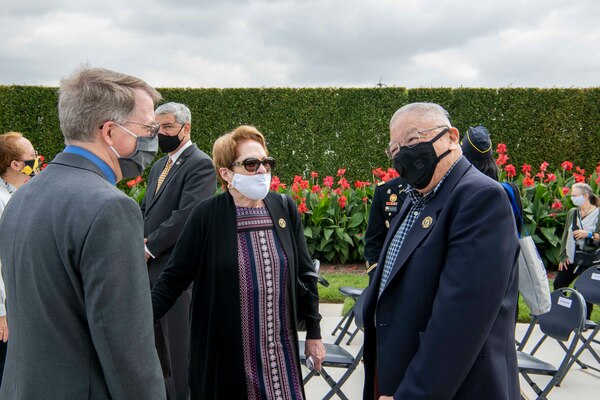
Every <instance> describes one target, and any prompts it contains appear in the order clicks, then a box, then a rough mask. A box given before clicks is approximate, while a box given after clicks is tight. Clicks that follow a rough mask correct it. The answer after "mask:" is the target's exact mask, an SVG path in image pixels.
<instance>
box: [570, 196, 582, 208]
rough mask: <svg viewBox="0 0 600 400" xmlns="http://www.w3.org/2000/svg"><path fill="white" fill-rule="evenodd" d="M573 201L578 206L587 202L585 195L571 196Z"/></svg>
mask: <svg viewBox="0 0 600 400" xmlns="http://www.w3.org/2000/svg"><path fill="white" fill-rule="evenodd" d="M571 201H572V202H573V204H575V205H576V206H577V207H580V206H581V205H582V204H583V203H585V197H583V196H571Z"/></svg>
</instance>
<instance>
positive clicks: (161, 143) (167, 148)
mask: <svg viewBox="0 0 600 400" xmlns="http://www.w3.org/2000/svg"><path fill="white" fill-rule="evenodd" d="M184 126H185V124H183V125H181V128H179V130H178V131H177V134H176V135H175V136H168V135H165V134H164V133H160V132H159V133H158V147H160V151H162V152H163V153H170V152H172V151H175V149H177V148H178V147H179V145H180V144H181V139H179V132H181V130H182V129H183V127H184Z"/></svg>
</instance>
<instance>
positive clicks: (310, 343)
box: [304, 339, 325, 371]
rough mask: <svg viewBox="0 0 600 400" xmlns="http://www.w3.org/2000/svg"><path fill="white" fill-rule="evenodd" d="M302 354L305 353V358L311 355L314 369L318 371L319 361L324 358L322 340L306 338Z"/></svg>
mask: <svg viewBox="0 0 600 400" xmlns="http://www.w3.org/2000/svg"><path fill="white" fill-rule="evenodd" d="M304 355H306V358H308V357H311V356H312V359H313V363H314V364H315V370H316V371H320V370H321V363H322V362H323V360H324V359H325V346H323V341H322V340H321V339H306V345H305V346H304Z"/></svg>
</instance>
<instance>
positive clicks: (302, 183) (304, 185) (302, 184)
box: [300, 179, 309, 189]
mask: <svg viewBox="0 0 600 400" xmlns="http://www.w3.org/2000/svg"><path fill="white" fill-rule="evenodd" d="M308 185H309V184H308V180H306V179H302V180H301V181H300V187H301V188H302V189H308Z"/></svg>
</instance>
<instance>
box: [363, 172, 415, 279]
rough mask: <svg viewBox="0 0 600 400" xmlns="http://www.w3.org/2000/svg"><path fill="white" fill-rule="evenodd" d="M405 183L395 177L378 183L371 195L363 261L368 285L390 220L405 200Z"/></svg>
mask: <svg viewBox="0 0 600 400" xmlns="http://www.w3.org/2000/svg"><path fill="white" fill-rule="evenodd" d="M405 190H406V182H404V181H403V180H402V178H400V177H397V178H394V179H390V180H389V181H387V182H380V183H379V184H377V187H376V188H375V192H374V193H373V201H372V203H371V210H370V211H369V222H368V224H367V231H366V232H365V252H364V253H365V255H364V257H365V261H366V265H367V274H368V275H369V283H371V280H372V279H373V275H375V268H377V260H379V255H380V253H381V248H382V247H383V242H384V240H385V237H386V235H387V232H388V229H389V228H390V223H391V222H392V219H394V217H395V216H396V215H397V214H398V211H400V207H402V203H404V199H406V193H405Z"/></svg>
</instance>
